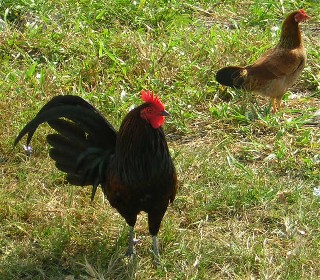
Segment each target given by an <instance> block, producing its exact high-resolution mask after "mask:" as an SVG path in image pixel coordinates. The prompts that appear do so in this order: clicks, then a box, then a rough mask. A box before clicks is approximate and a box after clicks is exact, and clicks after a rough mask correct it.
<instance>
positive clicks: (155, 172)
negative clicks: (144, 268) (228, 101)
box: [14, 91, 177, 260]
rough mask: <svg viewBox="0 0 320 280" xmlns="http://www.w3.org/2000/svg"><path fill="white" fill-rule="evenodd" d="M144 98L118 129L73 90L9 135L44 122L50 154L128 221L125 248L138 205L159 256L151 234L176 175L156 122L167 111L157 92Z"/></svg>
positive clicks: (30, 130)
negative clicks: (48, 129) (47, 127)
mask: <svg viewBox="0 0 320 280" xmlns="http://www.w3.org/2000/svg"><path fill="white" fill-rule="evenodd" d="M141 97H142V100H143V101H144V102H145V103H143V104H142V105H140V106H138V107H137V108H135V109H133V110H131V111H130V112H129V113H128V114H127V116H126V117H125V118H124V120H123V122H122V124H121V127H120V129H119V132H116V130H115V129H114V128H113V127H112V126H111V124H110V123H109V122H108V121H107V120H106V119H105V118H104V117H103V116H102V115H101V114H100V113H99V112H98V111H97V110H96V109H95V108H94V107H93V106H91V105H90V104H89V103H88V102H86V101H85V100H83V99H82V98H80V97H78V96H72V95H65V96H56V97H54V98H53V99H52V100H51V101H49V102H48V103H47V104H46V105H44V106H43V108H42V109H41V110H40V111H39V113H38V114H37V115H36V117H35V118H34V119H33V120H31V121H30V122H29V123H28V124H27V125H26V126H25V127H24V128H23V129H22V130H21V132H20V133H19V135H18V137H17V138H16V139H15V142H14V143H15V145H16V144H17V143H18V142H19V141H20V140H21V138H22V137H23V136H24V135H25V134H28V137H27V147H29V143H30V141H31V138H32V136H33V134H34V133H35V131H36V129H37V127H38V126H39V125H40V124H41V123H44V122H47V123H48V124H49V125H50V126H51V127H52V128H53V129H54V130H55V131H56V133H55V134H49V135H47V142H48V143H49V144H50V145H51V146H52V148H51V149H50V157H51V158H52V159H53V160H54V161H55V162H56V167H57V168H58V169H59V170H61V171H63V172H65V173H66V174H67V176H66V180H67V181H68V182H69V183H71V184H73V185H78V186H84V185H93V188H92V195H91V199H93V198H94V195H95V192H96V190H97V187H98V186H99V185H101V187H102V190H103V193H104V194H105V195H106V197H107V199H108V200H109V202H110V204H111V205H112V206H113V207H114V208H116V209H117V210H118V212H119V213H120V214H121V216H123V217H124V219H125V220H126V222H127V223H128V225H129V226H130V233H129V249H128V254H129V255H132V254H133V252H134V249H133V247H134V243H133V236H134V232H133V229H134V225H135V223H136V219H137V215H138V214H139V212H140V211H145V212H146V213H147V214H148V224H149V232H150V234H151V235H152V241H153V252H154V254H155V257H156V260H158V258H159V249H158V244H157V234H158V232H159V228H160V224H161V221H162V218H163V216H164V214H165V212H166V210H167V207H168V204H169V202H173V200H174V198H175V195H176V191H177V177H176V172H175V168H174V165H173V162H172V159H171V156H170V154H169V150H168V146H167V142H166V139H165V135H164V132H163V130H162V128H161V125H162V124H163V122H164V116H166V115H168V113H167V112H166V111H165V108H164V106H163V104H162V103H161V101H160V100H159V98H158V97H155V96H154V94H153V93H150V91H147V92H146V91H142V92H141Z"/></svg>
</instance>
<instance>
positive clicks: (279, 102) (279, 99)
mask: <svg viewBox="0 0 320 280" xmlns="http://www.w3.org/2000/svg"><path fill="white" fill-rule="evenodd" d="M276 101H277V107H278V111H279V110H280V108H281V101H282V99H281V97H280V98H277V99H276Z"/></svg>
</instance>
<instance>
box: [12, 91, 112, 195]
mask: <svg viewBox="0 0 320 280" xmlns="http://www.w3.org/2000/svg"><path fill="white" fill-rule="evenodd" d="M45 122H47V123H48V124H49V125H50V126H51V127H52V128H53V129H54V130H55V131H56V132H57V133H56V134H49V135H47V142H48V143H49V144H50V145H51V146H52V148H51V149H50V157H51V158H52V159H53V160H54V161H55V162H56V166H57V168H58V169H59V170H61V171H63V172H65V173H67V181H68V182H70V183H71V184H74V185H80V186H84V185H91V184H92V185H93V190H92V198H93V197H94V194H95V192H96V189H97V186H98V185H99V184H103V183H104V174H103V172H104V171H105V169H106V165H107V164H108V162H109V161H110V159H111V156H112V154H113V153H114V148H115V143H116V131H115V130H114V128H113V127H112V126H111V125H110V123H109V122H108V121H107V120H105V118H104V117H103V116H102V115H101V114H100V113H99V112H98V111H97V110H96V109H95V108H94V107H93V106H91V105H90V104H89V103H88V102H86V101H85V100H83V99H82V98H80V97H78V96H72V95H65V96H57V97H54V98H53V99H52V100H51V101H49V102H48V103H47V104H46V105H44V106H43V107H42V109H41V110H40V111H39V113H38V114H37V115H36V117H35V118H34V119H33V120H31V121H30V122H29V123H28V124H27V125H26V126H25V127H24V128H23V129H22V130H21V132H20V133H19V135H18V136H17V138H16V139H15V142H14V144H15V145H16V144H17V143H18V142H19V141H20V140H21V139H22V137H23V136H24V135H26V134H28V137H27V145H29V144H30V141H31V139H32V136H33V134H34V133H35V131H36V129H37V127H38V126H39V125H40V124H42V123H45Z"/></svg>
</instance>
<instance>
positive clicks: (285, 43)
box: [278, 19, 303, 49]
mask: <svg viewBox="0 0 320 280" xmlns="http://www.w3.org/2000/svg"><path fill="white" fill-rule="evenodd" d="M278 46H279V47H281V48H285V49H295V48H299V47H302V46H303V44H302V39H301V31H300V27H299V24H298V23H297V22H296V21H295V20H294V19H289V20H288V19H287V20H286V21H285V22H284V23H283V26H282V30H281V36H280V42H279V44H278Z"/></svg>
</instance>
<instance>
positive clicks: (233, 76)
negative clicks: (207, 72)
mask: <svg viewBox="0 0 320 280" xmlns="http://www.w3.org/2000/svg"><path fill="white" fill-rule="evenodd" d="M244 70H245V68H243V67H239V66H228V67H224V68H222V69H220V70H219V71H218V72H217V74H216V80H217V81H218V83H220V84H222V85H224V86H229V87H232V88H238V89H239V88H241V87H242V85H243V83H244V76H243V72H244Z"/></svg>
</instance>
